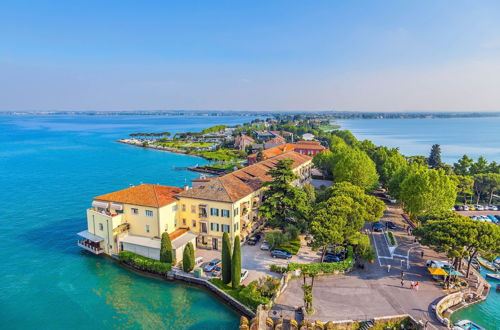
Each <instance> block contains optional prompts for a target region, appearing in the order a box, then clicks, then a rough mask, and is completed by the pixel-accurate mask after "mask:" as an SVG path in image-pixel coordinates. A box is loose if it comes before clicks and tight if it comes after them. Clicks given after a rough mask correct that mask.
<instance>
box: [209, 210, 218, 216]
mask: <svg viewBox="0 0 500 330" xmlns="http://www.w3.org/2000/svg"><path fill="white" fill-rule="evenodd" d="M210 215H213V216H216V217H218V216H219V209H214V208H211V209H210Z"/></svg>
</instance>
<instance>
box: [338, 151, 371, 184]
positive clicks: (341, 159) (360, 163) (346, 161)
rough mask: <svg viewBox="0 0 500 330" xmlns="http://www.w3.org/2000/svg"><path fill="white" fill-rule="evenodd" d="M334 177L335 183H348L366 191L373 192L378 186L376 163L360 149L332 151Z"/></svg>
mask: <svg viewBox="0 0 500 330" xmlns="http://www.w3.org/2000/svg"><path fill="white" fill-rule="evenodd" d="M332 155H333V158H332V163H333V165H332V169H331V172H332V175H333V180H334V181H335V182H342V181H347V182H350V183H352V184H354V185H357V186H360V187H361V188H363V189H364V190H366V191H370V190H373V189H374V188H375V187H376V186H377V184H378V179H379V177H378V174H377V169H376V167H375V163H374V162H373V161H372V160H371V159H370V157H368V155H367V154H366V153H365V152H364V151H362V150H359V149H356V148H353V147H349V146H345V147H343V146H340V147H337V148H335V149H334V150H333V151H332Z"/></svg>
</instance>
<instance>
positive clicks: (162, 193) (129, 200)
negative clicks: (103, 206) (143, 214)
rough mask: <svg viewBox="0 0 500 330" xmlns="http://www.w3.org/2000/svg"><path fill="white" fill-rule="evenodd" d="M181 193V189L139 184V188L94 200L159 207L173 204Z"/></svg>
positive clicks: (116, 192) (113, 193) (124, 190)
mask: <svg viewBox="0 0 500 330" xmlns="http://www.w3.org/2000/svg"><path fill="white" fill-rule="evenodd" d="M182 191H183V189H182V188H177V187H169V186H161V185H157V184H141V185H139V186H134V187H130V188H127V189H123V190H119V191H115V192H112V193H109V194H105V195H101V196H97V197H94V199H96V200H102V201H108V202H117V203H125V204H132V205H141V206H151V207H161V206H165V205H168V204H170V203H173V202H175V201H176V200H177V199H176V198H175V196H176V195H177V194H178V193H180V192H182Z"/></svg>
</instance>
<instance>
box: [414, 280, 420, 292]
mask: <svg viewBox="0 0 500 330" xmlns="http://www.w3.org/2000/svg"><path fill="white" fill-rule="evenodd" d="M419 285H420V283H419V282H417V283H415V290H417V291H418V286H419Z"/></svg>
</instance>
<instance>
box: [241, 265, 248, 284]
mask: <svg viewBox="0 0 500 330" xmlns="http://www.w3.org/2000/svg"><path fill="white" fill-rule="evenodd" d="M247 277H248V270H247V269H243V268H242V269H241V279H240V283H241V282H243V281H244V280H245V279H246V278H247Z"/></svg>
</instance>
